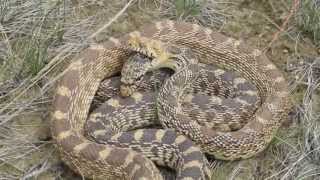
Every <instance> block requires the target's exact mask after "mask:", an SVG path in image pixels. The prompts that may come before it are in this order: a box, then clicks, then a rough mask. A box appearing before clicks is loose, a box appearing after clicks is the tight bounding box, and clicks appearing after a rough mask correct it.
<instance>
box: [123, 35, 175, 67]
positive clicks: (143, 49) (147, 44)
mask: <svg viewBox="0 0 320 180" xmlns="http://www.w3.org/2000/svg"><path fill="white" fill-rule="evenodd" d="M128 45H129V48H131V49H132V50H134V51H136V52H139V53H141V54H144V55H146V56H148V57H150V58H152V59H153V60H152V62H151V65H152V67H151V69H158V68H160V67H167V66H168V64H171V63H170V60H171V59H172V58H175V55H174V54H173V53H170V47H169V46H167V45H166V44H165V43H163V42H162V41H160V40H154V39H150V38H145V37H139V36H132V37H131V38H130V39H129V40H128Z"/></svg>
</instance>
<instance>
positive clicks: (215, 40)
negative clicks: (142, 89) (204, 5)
mask: <svg viewBox="0 0 320 180" xmlns="http://www.w3.org/2000/svg"><path fill="white" fill-rule="evenodd" d="M130 36H136V37H146V38H151V39H155V40H157V39H158V40H161V41H163V42H169V41H170V43H173V44H178V45H183V46H186V47H189V48H190V49H192V51H193V53H194V54H196V55H197V56H198V57H199V61H200V62H201V63H205V64H217V65H222V66H223V67H224V68H225V69H229V70H234V71H236V72H239V73H240V74H241V75H242V76H243V77H244V78H245V79H247V80H249V81H251V82H252V83H253V84H254V85H255V86H256V87H257V89H258V93H259V96H260V98H261V102H262V103H261V106H260V107H259V108H258V110H257V111H256V112H255V114H254V115H253V116H252V117H251V120H250V121H249V122H248V123H247V124H246V125H244V126H243V128H241V129H239V130H237V131H231V132H219V131H213V130H211V129H209V128H206V127H203V126H201V127H198V126H189V124H188V123H186V122H183V121H180V120H179V121H173V122H171V123H173V124H169V123H167V122H166V123H165V125H167V126H169V127H177V128H178V129H177V130H178V131H180V132H182V133H185V134H187V135H188V136H190V137H195V138H194V140H195V141H196V142H197V143H198V144H200V145H201V148H202V149H203V150H204V151H205V152H209V153H210V154H213V155H215V157H217V158H220V159H228V160H233V159H239V158H248V157H251V156H253V155H255V154H256V153H258V152H260V151H262V150H263V149H265V147H266V146H267V145H268V143H269V142H270V141H271V139H272V138H273V136H274V134H275V133H276V131H277V129H278V128H279V126H280V124H281V121H282V120H283V119H284V118H286V115H287V112H288V110H289V107H290V106H289V104H290V103H289V99H288V90H287V85H286V82H285V79H284V77H283V75H282V74H281V72H280V71H279V70H278V69H277V68H276V66H275V65H273V64H272V63H271V62H270V61H269V60H268V59H267V58H266V57H265V55H264V54H263V53H261V52H260V51H259V50H257V49H253V48H250V47H248V46H246V45H244V44H243V43H242V42H241V41H236V40H233V39H232V38H227V37H225V36H223V35H221V34H219V33H216V32H213V31H211V30H210V29H207V28H203V27H200V26H198V25H195V24H188V23H180V22H179V23H178V22H173V21H161V22H156V23H154V24H152V25H146V26H144V27H142V28H141V31H139V32H138V31H136V32H133V33H130V34H128V35H126V36H124V37H122V38H121V39H114V38H111V39H110V40H109V41H107V42H106V43H105V44H102V45H96V46H92V47H90V48H88V49H87V50H86V51H84V52H83V53H82V54H80V56H78V59H77V61H75V62H73V63H72V64H71V65H70V66H69V67H68V69H67V70H66V71H65V74H64V76H63V78H62V79H61V81H60V84H59V85H58V87H57V90H56V95H55V98H54V102H53V106H54V111H53V113H52V125H51V127H52V136H53V138H54V139H55V141H56V144H57V147H58V149H59V151H60V154H61V157H62V159H63V160H64V162H65V163H66V164H68V165H69V166H70V167H72V169H74V170H75V171H77V172H79V173H81V174H82V175H84V176H86V177H91V178H104V179H115V178H119V179H161V178H162V177H161V176H160V175H159V172H158V170H157V169H156V167H155V166H154V164H153V163H152V162H151V160H149V159H148V158H146V157H145V156H144V155H142V154H140V153H138V152H136V151H133V150H131V149H128V147H124V146H121V145H119V144H117V143H115V144H99V143H96V142H93V141H90V140H88V139H87V138H86V137H85V136H84V125H85V121H86V119H87V117H88V113H89V109H90V104H91V102H92V100H93V97H94V95H95V93H96V91H97V89H98V87H99V84H100V82H101V81H102V80H103V79H104V78H106V77H111V76H113V75H115V74H116V73H118V72H119V71H120V69H121V67H122V63H123V61H124V60H125V59H127V58H128V57H129V56H131V55H132V51H131V50H129V49H128V48H126V46H125V45H126V42H127V40H128V39H129V38H130ZM136 97H139V95H138V96H136ZM168 105H170V104H168ZM164 110H166V111H167V110H170V108H166V109H164ZM174 110H175V111H176V109H174ZM174 113H175V112H174ZM178 119H179V118H178ZM180 119H181V118H180ZM179 124H184V125H185V126H180V127H179ZM188 127H192V128H193V127H197V128H196V129H191V130H192V131H191V133H190V134H189V131H188V132H187V131H186V130H187V129H189V128H188ZM136 132H137V133H133V134H132V136H130V137H129V136H128V137H129V139H130V138H131V140H133V141H134V142H136V141H135V140H148V139H149V140H150V139H153V140H163V139H166V138H169V137H175V138H173V139H171V142H172V140H173V143H174V144H175V146H178V147H180V148H181V149H184V150H185V151H183V152H182V154H183V155H185V156H188V154H189V153H191V152H193V151H194V152H199V151H198V150H199V149H197V146H194V145H193V144H192V142H191V141H190V140H189V139H188V138H186V137H184V136H181V135H177V134H175V133H174V132H172V131H170V130H169V131H163V130H156V131H153V132H149V133H150V134H151V135H150V136H147V135H146V134H145V133H143V132H142V131H139V130H138V131H136ZM167 132H169V133H167ZM199 134H200V136H199ZM114 139H116V140H119V137H115V138H114ZM124 141H126V142H127V141H128V140H126V139H124ZM159 142H160V141H159ZM155 144H156V143H155ZM189 147H190V148H191V147H192V148H191V149H192V150H190V148H189ZM164 149H166V148H164ZM186 152H187V153H186ZM199 155H200V154H199V153H197V157H194V156H191V157H192V158H197V161H196V162H198V163H195V161H191V162H192V163H189V164H188V165H189V166H191V167H193V165H194V164H198V165H199V164H205V163H206V162H205V161H204V160H203V161H202V162H201V158H199ZM173 157H174V156H173ZM187 167H188V166H187ZM194 167H199V166H194ZM202 174H206V170H205V172H203V173H202ZM202 174H200V176H199V177H198V178H202V177H203V175H202ZM181 177H182V178H184V177H185V178H188V176H187V175H186V174H183V171H181ZM191 178H192V176H191ZM204 178H206V177H204Z"/></svg>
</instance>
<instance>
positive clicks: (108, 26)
mask: <svg viewBox="0 0 320 180" xmlns="http://www.w3.org/2000/svg"><path fill="white" fill-rule="evenodd" d="M243 2H246V1H240V2H239V1H230V2H222V1H221V2H218V1H205V0H203V1H192V0H153V1H148V0H132V1H130V3H128V1H125V0H121V1H113V2H112V3H110V2H107V1H103V0H91V1H78V0H72V1H63V0H58V1H49V2H46V1H35V0H26V1H21V0H3V1H0V179H1V180H2V179H56V178H57V179H59V178H60V179H77V178H79V177H73V174H70V173H68V172H69V171H68V170H66V167H65V166H61V164H60V161H59V159H58V157H57V155H56V150H55V149H54V148H53V145H52V142H51V139H50V133H49V128H48V126H49V120H48V112H49V110H50V102H51V100H52V90H53V87H54V85H55V82H56V81H57V80H58V79H59V78H60V77H61V72H62V71H63V68H64V67H65V65H66V64H68V63H69V61H70V59H71V57H73V56H74V54H76V53H78V52H79V51H81V50H83V49H84V48H85V47H87V46H88V44H90V43H93V42H100V41H103V40H106V39H107V38H108V37H109V36H112V35H120V34H122V33H124V32H128V31H131V30H133V29H135V28H136V27H137V26H139V25H141V24H142V23H144V22H150V21H152V20H154V19H159V18H170V19H179V20H184V21H192V22H196V23H199V24H202V25H205V26H209V27H212V28H215V29H223V27H224V25H225V24H226V23H228V21H230V20H232V14H230V13H228V12H231V11H230V9H232V10H234V9H236V8H239V7H240V5H239V4H241V3H243ZM282 2H283V1H282ZM308 2H314V3H315V2H317V1H316V0H313V1H308ZM303 5H304V7H309V5H310V4H307V3H306V4H303ZM241 6H242V4H241ZM310 7H311V8H312V10H315V6H310ZM97 9H98V10H97ZM304 10H305V9H303V10H301V11H300V13H301V14H300V15H301V17H303V18H301V19H299V22H300V23H299V24H301V25H303V26H302V27H304V29H307V30H308V29H310V31H307V32H313V33H311V34H312V37H313V39H314V40H316V39H317V37H318V36H319V34H317V32H319V29H317V28H318V27H316V26H314V27H316V28H309V27H308V26H307V24H308V23H309V21H305V19H309V18H305V17H311V16H312V15H308V13H304ZM117 13H118V15H117ZM307 15H308V16H307ZM299 17H300V16H299ZM316 18H317V16H316V17H315V19H316ZM312 22H315V21H312ZM300 27H301V26H300ZM286 33H287V32H286ZM253 36H254V35H253ZM289 39H290V38H289ZM270 40H271V39H269V41H270ZM302 59H303V60H305V59H306V58H302ZM314 59H316V58H311V60H305V61H306V63H303V64H299V63H298V64H297V66H295V68H293V67H290V68H291V69H290V72H291V74H292V76H296V77H298V78H296V79H293V81H292V82H291V85H292V86H291V88H292V94H293V95H294V96H295V97H297V98H296V102H297V103H298V104H297V105H296V108H295V109H296V112H294V115H295V116H294V117H293V119H294V123H295V125H296V126H293V127H290V128H292V129H293V130H294V131H293V132H294V133H293V132H292V133H289V135H292V136H294V138H291V139H294V140H293V141H291V140H290V141H289V140H288V139H286V138H285V137H287V136H283V137H282V136H281V137H278V138H277V140H276V141H275V142H273V143H274V148H273V149H271V152H268V154H269V158H266V159H264V160H268V159H269V160H270V161H271V160H272V163H266V164H263V165H259V166H261V168H263V170H264V171H265V172H268V173H266V174H264V175H263V176H260V175H257V174H258V173H257V172H258V170H257V169H258V167H257V166H258V165H256V164H259V163H253V164H254V167H253V168H250V166H247V165H246V163H245V161H244V162H235V163H224V162H220V161H219V162H218V161H214V162H213V164H214V167H215V168H217V169H219V167H227V168H221V169H219V171H220V174H219V175H217V177H219V178H220V179H237V178H238V179H239V178H240V176H238V175H239V174H241V172H242V171H245V170H248V169H250V170H249V171H250V173H251V174H250V177H257V178H256V179H262V178H261V177H265V179H268V178H269V179H295V178H299V179H308V178H309V179H310V178H313V177H316V176H315V174H317V175H318V174H319V163H318V162H319V160H320V158H319V147H320V145H319V143H320V141H319V134H320V128H319V109H317V107H319V101H318V100H317V99H320V98H319V95H318V93H319V92H318V90H317V89H319V71H320V70H319V63H318V64H317V63H316V62H317V61H319V59H317V60H314ZM279 144H280V145H279ZM269 151H270V150H269ZM270 154H271V155H270ZM258 161H259V160H258ZM222 164H227V166H221V165H222ZM61 167H63V168H61Z"/></svg>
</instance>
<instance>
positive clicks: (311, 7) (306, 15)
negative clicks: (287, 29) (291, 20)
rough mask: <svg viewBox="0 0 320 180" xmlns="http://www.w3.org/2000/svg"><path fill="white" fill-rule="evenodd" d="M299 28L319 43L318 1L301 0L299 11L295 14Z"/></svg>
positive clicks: (319, 16)
mask: <svg viewBox="0 0 320 180" xmlns="http://www.w3.org/2000/svg"><path fill="white" fill-rule="evenodd" d="M297 17H298V18H297V19H298V24H299V26H300V28H301V29H302V30H303V31H304V32H305V33H306V34H308V35H309V36H310V37H311V38H312V39H313V41H314V43H315V44H317V45H318V46H319V45H320V1H319V0H305V1H302V4H301V11H300V13H299V14H298V16H297Z"/></svg>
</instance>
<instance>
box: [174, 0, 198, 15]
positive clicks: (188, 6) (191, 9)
mask: <svg viewBox="0 0 320 180" xmlns="http://www.w3.org/2000/svg"><path fill="white" fill-rule="evenodd" d="M174 5H175V7H176V14H177V16H178V17H186V16H189V15H191V16H196V15H198V14H199V13H200V5H199V2H198V1H197V0H175V2H174Z"/></svg>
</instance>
